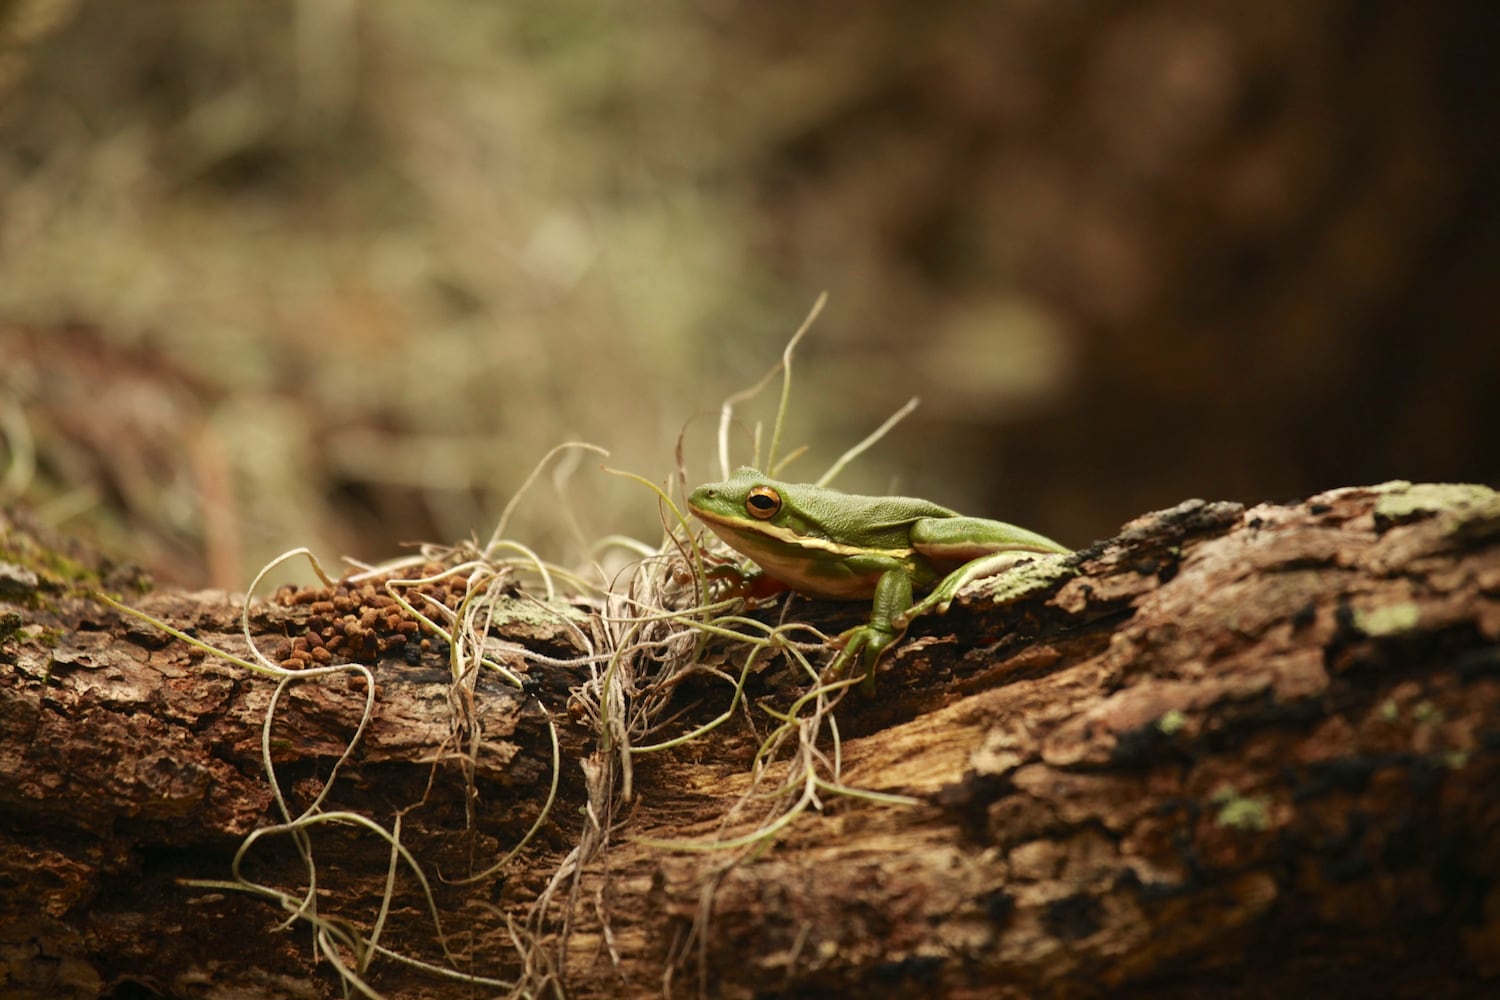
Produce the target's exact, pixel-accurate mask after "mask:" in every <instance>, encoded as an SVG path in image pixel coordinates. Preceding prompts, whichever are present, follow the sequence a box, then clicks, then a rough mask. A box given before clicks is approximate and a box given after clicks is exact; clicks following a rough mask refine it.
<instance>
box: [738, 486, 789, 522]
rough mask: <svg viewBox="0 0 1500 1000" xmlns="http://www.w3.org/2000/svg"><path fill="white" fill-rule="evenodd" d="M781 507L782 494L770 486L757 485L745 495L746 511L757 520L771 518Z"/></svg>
mask: <svg viewBox="0 0 1500 1000" xmlns="http://www.w3.org/2000/svg"><path fill="white" fill-rule="evenodd" d="M780 509H781V494H780V493H777V492H776V490H775V489H773V488H772V487H770V486H757V487H755V488H754V489H752V490H751V491H750V495H749V496H747V497H745V512H746V513H748V514H749V515H750V516H751V517H753V518H756V519H757V520H761V521H767V520H770V519H771V518H773V517H775V516H776V512H777V511H779V510H780Z"/></svg>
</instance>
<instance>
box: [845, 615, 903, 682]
mask: <svg viewBox="0 0 1500 1000" xmlns="http://www.w3.org/2000/svg"><path fill="white" fill-rule="evenodd" d="M903 631H905V629H904V628H903V629H901V630H899V631H893V630H891V629H883V628H879V627H878V626H876V625H873V624H867V625H856V626H855V627H854V628H851V629H849V630H847V631H845V632H842V633H840V634H839V635H838V636H837V637H836V638H835V639H834V640H833V643H832V645H833V646H835V647H837V648H838V649H839V655H838V656H837V657H835V658H834V661H833V663H832V664H831V665H830V669H831V670H832V671H833V673H834V674H835V675H837V674H840V673H843V671H844V668H845V667H847V666H848V665H849V661H851V660H853V659H855V658H856V657H858V658H859V659H860V660H861V662H862V663H863V664H864V670H865V679H864V682H863V683H862V684H861V685H860V690H861V691H863V692H864V694H865V695H866V696H867V697H868V696H870V695H873V694H874V693H875V664H876V663H877V662H879V660H880V657H881V654H883V653H884V652H885V651H886V650H887V649H889V648H890V647H891V646H893V645H894V644H895V642H896V640H897V639H899V638H901V632H903Z"/></svg>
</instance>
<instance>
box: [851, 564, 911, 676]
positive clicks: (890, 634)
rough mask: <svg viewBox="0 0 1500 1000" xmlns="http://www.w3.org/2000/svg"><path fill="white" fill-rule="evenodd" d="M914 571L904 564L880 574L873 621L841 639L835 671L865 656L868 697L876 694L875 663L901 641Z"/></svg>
mask: <svg viewBox="0 0 1500 1000" xmlns="http://www.w3.org/2000/svg"><path fill="white" fill-rule="evenodd" d="M911 601H912V582H911V572H910V571H909V570H908V569H907V568H906V567H905V566H901V565H896V566H892V567H890V568H888V569H887V570H886V571H885V572H884V573H882V574H880V579H879V580H878V581H877V582H876V584H875V603H874V604H873V605H872V606H871V608H870V620H869V621H868V622H866V623H865V624H863V625H856V626H855V627H854V628H851V629H849V630H848V631H846V632H844V633H843V634H842V635H840V636H839V638H838V641H839V642H840V643H841V644H842V645H843V647H844V648H843V650H842V651H841V652H840V653H839V655H838V658H837V659H835V660H834V663H833V666H834V670H835V672H837V671H839V670H843V669H844V668H845V667H846V666H847V665H848V663H849V661H850V660H853V659H854V658H855V657H862V659H863V663H864V669H865V679H864V683H863V684H862V685H861V688H862V689H863V691H864V693H865V694H867V695H870V694H874V693H875V664H876V662H877V661H878V660H879V659H880V654H882V653H884V652H885V651H886V650H887V649H889V648H890V647H891V645H892V644H894V643H895V642H896V640H897V639H900V638H901V635H902V633H903V632H905V631H906V623H905V622H904V621H902V622H901V623H900V624H899V625H898V624H897V622H898V621H899V620H900V619H901V618H902V617H903V616H904V615H905V614H906V611H907V609H908V608H910V607H911Z"/></svg>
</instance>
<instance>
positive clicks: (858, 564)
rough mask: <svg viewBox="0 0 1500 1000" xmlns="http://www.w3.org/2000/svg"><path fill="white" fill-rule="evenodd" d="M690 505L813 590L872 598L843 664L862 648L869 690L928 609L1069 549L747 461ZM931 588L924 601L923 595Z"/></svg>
mask: <svg viewBox="0 0 1500 1000" xmlns="http://www.w3.org/2000/svg"><path fill="white" fill-rule="evenodd" d="M688 508H689V509H690V510H692V512H693V513H694V514H695V515H697V516H698V518H699V519H700V520H701V521H703V523H704V524H706V525H708V527H709V528H711V529H712V530H713V532H714V534H716V535H718V536H719V537H720V538H722V539H723V540H724V542H725V544H727V545H729V547H730V548H732V549H734V550H735V551H737V552H740V553H742V554H743V555H746V556H748V557H749V558H750V559H751V560H753V561H754V562H755V564H756V565H757V566H758V567H759V568H760V571H761V573H762V574H763V575H764V576H766V577H769V578H770V579H771V580H773V581H776V582H778V583H780V584H782V585H784V586H786V587H789V588H791V589H792V590H795V591H798V592H799V593H803V594H808V595H810V596H813V597H826V598H833V599H838V600H870V599H872V598H873V599H874V605H873V606H872V607H871V609H870V620H869V622H868V623H866V624H864V625H859V626H856V627H854V628H852V629H849V630H848V631H847V632H844V633H843V634H842V635H840V636H839V637H838V640H837V641H838V644H839V645H841V646H842V651H841V652H840V653H839V656H838V659H837V660H836V661H835V665H836V666H837V667H838V668H839V669H842V668H843V666H844V665H845V664H847V663H848V661H849V660H851V659H853V658H854V657H856V656H863V658H864V665H865V671H866V674H865V681H864V685H865V689H866V691H873V690H874V687H875V664H876V661H878V660H879V659H880V655H881V654H882V653H884V652H885V651H886V650H887V649H888V648H890V646H891V645H892V644H894V643H895V642H896V641H897V640H898V639H899V638H900V637H901V636H902V634H903V633H904V632H905V631H906V627H907V625H908V624H909V623H910V622H911V620H912V619H913V618H916V617H918V616H919V615H924V614H927V613H928V612H932V611H935V612H936V613H938V614H943V613H945V612H946V611H947V610H948V605H949V604H950V603H951V602H952V601H953V598H954V596H955V595H956V594H957V593H958V591H959V590H960V588H962V587H963V586H964V585H965V584H967V583H969V582H970V581H972V580H977V579H979V578H981V577H985V576H992V575H994V574H996V573H999V572H1000V571H1001V570H1003V569H1005V568H1006V567H1007V566H1009V565H1011V564H1012V563H1014V562H1016V561H1017V560H1018V559H1019V558H1021V557H1023V556H1025V555H1030V554H1045V553H1066V552H1068V551H1070V550H1069V549H1067V548H1065V547H1064V546H1062V545H1059V544H1058V543H1056V542H1054V541H1052V540H1051V539H1050V538H1045V537H1043V536H1042V535H1039V534H1037V533H1035V532H1033V531H1027V530H1026V529H1025V528H1018V527H1016V526H1015V525H1012V524H1006V523H1004V522H1003V521H990V520H986V519H985V518H981V517H964V516H962V515H960V514H957V513H955V512H954V511H951V510H949V509H948V508H946V507H940V506H938V505H937V504H935V503H929V502H928V501H926V500H916V499H912V498H910V497H871V496H856V495H854V494H850V493H840V492H839V491H837V490H831V489H826V488H824V487H820V486H812V485H808V484H800V483H783V482H779V481H777V480H775V479H771V478H769V477H768V476H766V475H764V474H762V473H761V472H759V471H757V470H755V469H752V468H749V467H743V468H741V469H739V470H738V471H737V472H735V474H734V476H733V478H731V479H727V480H725V481H724V482H722V483H705V484H704V485H702V486H700V487H698V488H697V489H696V490H694V491H693V493H692V495H691V496H689V497H688ZM919 590H926V591H929V593H928V595H927V596H926V597H925V598H923V599H922V600H920V601H914V597H913V595H914V593H915V592H916V591H919Z"/></svg>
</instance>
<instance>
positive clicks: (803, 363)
mask: <svg viewBox="0 0 1500 1000" xmlns="http://www.w3.org/2000/svg"><path fill="white" fill-rule="evenodd" d="M1497 29H1500V5H1497V4H1495V3H1494V2H1493V0H1444V2H1438V3H1428V4H1416V3H1407V2H1403V0H1319V2H1313V3H1307V2H1299V0H1261V2H1245V0H1121V2H1113V3H1084V2H1066V0H1063V2H1044V0H995V2H989V3H972V2H960V0H952V2H942V0H939V2H933V3H926V4H910V3H850V2H836V0H820V2H812V3H795V4H790V3H776V2H753V3H752V2H736V0H658V2H654V3H653V2H644V3H642V2H636V3H628V2H625V0H505V2H493V3H481V2H473V0H469V2H462V0H423V2H421V3H394V2H392V3H381V4H377V3H360V2H358V0H267V2H255V3H248V2H241V3H230V2H223V3H193V2H185V0H183V2H168V0H132V2H130V3H118V2H104V0H0V475H3V479H0V491H3V500H4V502H6V503H21V504H23V505H25V506H27V507H29V508H30V509H31V510H32V511H34V512H36V513H37V514H38V515H39V516H41V517H43V518H44V519H46V520H48V521H50V522H52V523H55V524H58V525H59V526H61V527H62V528H63V529H64V530H66V531H69V532H71V533H76V534H81V535H87V536H90V537H93V538H95V539H97V540H100V541H102V542H103V543H104V544H105V545H107V546H108V547H109V548H110V549H111V550H112V551H114V552H116V553H118V554H120V555H122V556H127V557H130V558H132V559H134V560H136V561H139V562H143V563H145V564H147V565H149V566H150V567H151V568H152V569H153V570H154V571H156V572H157V573H158V575H159V576H161V577H162V578H164V579H167V580H170V581H175V582H179V583H185V584H203V583H212V584H215V585H220V586H227V587H231V588H242V587H243V586H244V585H245V584H246V583H248V580H249V576H250V574H252V573H253V572H254V570H255V569H256V568H257V567H258V566H259V565H260V564H261V563H262V562H263V561H264V560H265V559H266V558H268V557H269V556H270V555H272V554H274V553H276V552H278V551H281V550H283V549H286V548H289V547H292V546H295V545H301V544H308V545H312V546H313V547H314V548H315V549H316V550H317V551H318V552H319V553H320V554H322V555H324V556H326V557H336V556H337V555H339V554H344V553H347V554H350V555H354V556H358V557H360V558H363V559H369V560H376V559H380V558H385V557H388V556H392V555H395V554H398V552H399V551H400V550H399V548H398V546H399V545H400V543H402V542H407V541H412V540H417V539H421V540H432V541H452V540H457V539H460V538H463V537H466V536H468V535H470V534H477V535H479V536H480V537H486V536H487V535H488V532H489V530H490V529H491V527H492V526H493V524H494V522H495V519H496V518H497V516H498V514H499V512H500V510H501V509H502V507H503V506H504V504H505V502H506V500H507V499H508V498H509V497H510V495H511V494H512V493H513V491H514V490H515V489H516V488H517V487H518V486H519V484H520V483H521V481H522V480H523V479H524V477H525V476H526V475H527V474H528V472H529V471H530V469H531V468H532V466H533V464H534V463H535V462H536V461H537V460H538V459H539V458H540V457H541V456H542V455H543V454H544V453H545V452H546V451H547V449H549V448H550V447H551V446H552V445H554V444H556V443H558V442H560V441H563V440H566V439H569V438H582V439H587V440H589V441H592V442H594V443H596V444H599V445H601V446H604V447H606V448H609V449H610V450H611V451H612V453H613V456H612V458H611V462H612V464H615V465H617V466H620V467H622V468H626V469H630V470H632V471H635V472H638V473H640V474H642V475H644V476H646V477H648V478H652V479H657V480H664V479H665V478H666V477H667V476H668V475H670V474H671V473H672V471H673V469H674V468H675V465H676V459H675V457H674V453H673V449H674V445H675V441H676V439H677V436H678V434H679V433H680V432H681V431H683V430H684V428H686V430H687V435H688V436H687V450H686V457H687V461H688V465H689V475H690V476H691V477H693V478H695V479H707V478H714V477H716V470H715V467H714V465H713V463H712V461H711V460H710V459H711V456H712V454H713V433H714V423H715V420H716V417H717V409H718V406H719V403H720V401H721V400H722V398H723V397H724V396H725V395H726V394H727V393H729V392H732V391H734V390H736V389H738V388H741V387H743V386H745V385H747V384H749V383H750V382H752V381H753V380H754V379H755V378H758V377H759V375H760V374H761V373H762V372H764V371H765V370H766V369H767V368H768V367H769V366H770V365H771V364H772V363H773V362H774V361H775V360H776V358H777V357H778V356H779V354H780V351H781V349H782V346H783V344H784V342H785V340H786V339H787V337H788V336H789V335H790V334H791V332H792V331H793V330H794V329H795V328H796V327H797V325H798V324H799V323H800V322H801V320H802V318H803V316H804V315H805V314H806V312H807V310H808V308H809V307H810V306H811V304H812V302H813V301H814V299H815V297H816V295H817V293H818V292H819V291H820V290H823V289H827V290H828V291H829V293H830V295H831V299H830V303H829V306H828V308H827V310H826V311H825V312H824V314H823V317H822V318H821V319H820V320H819V322H818V324H817V325H816V327H815V328H814V330H813V333H812V334H811V336H810V337H809V338H808V339H807V340H806V341H804V347H803V349H802V351H801V353H800V355H799V361H800V364H799V366H798V368H797V379H796V383H795V385H794V390H793V400H792V414H791V415H792V421H791V425H790V427H789V428H788V439H789V440H790V441H791V442H793V443H798V442H806V443H808V444H809V446H810V449H811V453H810V454H809V455H808V456H807V457H806V458H804V459H803V460H802V461H801V462H799V463H798V465H797V466H796V467H794V469H793V470H792V473H791V477H792V478H806V479H811V478H816V476H817V475H818V474H819V473H820V472H821V471H822V469H823V467H824V466H825V465H826V464H827V463H828V462H829V461H830V460H831V459H832V458H833V457H835V456H837V455H838V454H839V453H840V452H841V451H843V449H844V448H846V447H848V446H849V445H850V444H852V443H854V442H855V441H857V440H858V439H859V438H861V437H863V436H864V435H865V434H866V433H867V432H868V431H869V430H871V429H872V428H874V427H875V426H876V425H878V424H879V423H880V422H881V420H883V419H884V418H885V417H886V416H887V415H888V414H889V413H890V412H891V411H893V410H894V409H895V408H896V407H898V406H899V405H900V404H901V403H903V402H904V401H905V400H906V399H907V398H908V397H909V396H912V395H918V396H921V397H922V399H923V405H922V407H921V409H920V410H918V411H917V413H916V414H915V415H914V416H912V417H911V418H910V419H908V420H907V421H906V422H905V423H903V424H902V425H901V426H900V427H899V428H898V429H897V430H896V431H895V432H894V433H893V434H892V435H891V436H890V438H889V439H888V440H887V441H886V442H885V443H883V444H882V445H880V446H879V447H878V448H877V449H875V450H874V451H873V452H871V453H869V454H868V455H867V456H865V457H864V458H863V459H861V461H860V462H859V463H858V464H857V465H856V466H855V467H853V468H851V469H850V470H849V471H848V472H846V473H845V474H844V475H843V476H842V477H840V479H839V482H838V485H840V486H842V487H843V488H845V489H850V490H857V491H861V492H884V491H887V490H896V491H900V492H907V493H913V494H917V495H923V496H927V497H929V498H931V499H933V500H937V501H939V502H942V503H946V504H948V505H950V506H955V507H959V508H961V509H963V510H964V511H965V512H968V513H974V514H982V515H989V516H994V517H1001V518H1004V519H1006V520H1012V521H1015V522H1017V523H1020V524H1025V525H1027V526H1030V527H1033V528H1036V529H1038V530H1041V531H1044V532H1046V533H1048V534H1051V535H1053V536H1055V537H1057V538H1059V539H1060V540H1063V541H1066V542H1069V543H1072V544H1076V545H1082V544H1086V543H1087V542H1089V541H1090V540H1092V539H1094V538H1100V537H1107V536H1109V535H1111V534H1113V533H1114V531H1115V530H1116V529H1117V528H1118V526H1119V525H1120V524H1121V523H1122V522H1123V521H1125V520H1127V519H1129V518H1131V517H1133V516H1135V515H1137V514H1139V513H1143V512H1145V511H1147V510H1150V509H1153V508H1157V507H1162V506H1166V505H1170V504H1173V503H1176V502H1177V501H1179V500H1182V499H1185V498H1187V497H1191V496H1203V497H1208V498H1212V499H1239V500H1245V501H1258V500H1267V499H1268V500H1276V499H1290V498H1295V497H1299V496H1303V495H1306V494H1308V493H1310V492H1313V491H1317V490H1320V489H1324V488H1328V487H1334V486H1340V485H1353V484H1363V483H1370V482H1377V481H1381V480H1385V479H1389V478H1408V479H1435V480H1477V481H1487V482H1490V483H1494V482H1495V481H1496V480H1497V478H1500V433H1497V427H1500V420H1497V416H1496V409H1497V407H1496V402H1495V397H1496V392H1497V390H1500V336H1497V329H1496V327H1497V323H1496V309H1495V305H1494V299H1495V287H1496V277H1497V268H1496V262H1497V261H1500V213H1497V199H1496V189H1497V183H1500V170H1497V166H1500V164H1497V150H1500V141H1497V135H1500V129H1497V128H1496V127H1495V122H1494V118H1495V109H1496V107H1500V100H1497V98H1500V88H1497V82H1500V59H1497V58H1496V52H1497V51H1500V49H1497V43H1500V31H1497ZM774 397H775V393H774V391H773V392H772V393H770V394H768V396H767V397H766V398H765V399H764V400H763V401H762V402H761V404H760V405H759V406H758V407H757V408H756V409H755V411H754V412H755V413H757V414H759V415H760V416H762V417H765V418H767V419H769V417H770V416H771V414H772V411H773V408H774ZM739 440H740V441H741V443H742V444H743V442H745V441H746V440H747V438H746V437H745V436H743V435H742V436H741V438H740V439H739ZM748 455H749V451H748V447H745V448H744V449H743V450H742V451H741V452H740V454H739V456H738V457H741V458H748ZM597 465H598V460H597V459H596V458H595V457H593V456H588V457H587V458H585V459H583V460H581V461H578V462H577V468H576V469H575V470H574V474H573V475H572V478H571V479H570V480H569V482H568V485H567V486H566V487H565V494H566V498H567V507H568V508H569V509H571V511H572V515H573V516H574V517H575V518H576V521H577V524H578V525H579V526H580V527H579V528H578V529H577V530H575V529H574V528H572V527H570V524H569V518H568V517H567V516H565V515H564V513H563V508H564V505H563V503H562V501H561V500H560V496H562V494H559V493H558V492H556V491H555V488H554V486H553V485H552V484H551V483H550V481H544V482H543V483H542V484H541V485H540V486H539V488H538V489H537V490H536V492H535V493H534V494H533V495H531V496H530V498H529V502H527V503H526V504H524V506H523V507H522V508H521V509H520V511H519V512H518V515H517V520H516V522H515V524H514V527H513V528H512V531H511V534H512V535H513V536H515V537H518V538H521V539H523V540H526V541H528V542H530V543H533V544H535V545H537V546H538V547H539V548H541V549H542V550H543V551H544V553H546V554H548V555H550V556H553V557H555V558H560V559H564V560H567V559H577V558H579V555H580V552H581V549H580V546H579V541H578V539H579V538H580V537H597V536H600V535H602V534H605V533H607V532H611V531H626V532H629V533H633V534H635V535H637V536H639V537H644V538H647V539H651V540H654V539H655V538H656V536H657V530H658V529H657V514H656V505H655V503H654V499H653V497H652V496H651V495H650V494H648V493H647V492H646V491H644V490H643V489H641V488H640V487H639V486H636V485H633V484H630V483H628V482H624V481H622V480H619V479H616V478H613V477H609V476H606V475H604V474H602V473H600V472H598V471H597Z"/></svg>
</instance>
